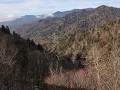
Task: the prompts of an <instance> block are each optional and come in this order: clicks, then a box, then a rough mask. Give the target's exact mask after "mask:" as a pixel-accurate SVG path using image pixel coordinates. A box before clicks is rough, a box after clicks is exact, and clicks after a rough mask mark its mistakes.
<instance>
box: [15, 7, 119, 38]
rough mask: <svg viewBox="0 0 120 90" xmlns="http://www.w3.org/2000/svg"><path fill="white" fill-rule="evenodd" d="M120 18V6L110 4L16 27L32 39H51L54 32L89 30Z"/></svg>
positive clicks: (23, 34) (58, 33) (60, 33)
mask: <svg viewBox="0 0 120 90" xmlns="http://www.w3.org/2000/svg"><path fill="white" fill-rule="evenodd" d="M119 18H120V8H114V7H109V6H105V5H102V6H99V7H97V8H96V9H92V10H86V9H82V10H80V11H78V12H76V11H75V12H72V13H70V14H67V15H66V16H64V17H61V18H48V19H43V20H39V21H38V22H35V23H32V24H28V25H24V26H22V27H19V28H16V29H14V30H17V31H16V32H18V33H20V34H21V35H22V36H23V37H30V38H32V39H38V40H39V38H44V39H46V38H47V39H48V38H49V39H50V37H52V35H53V34H56V36H60V37H61V36H62V35H63V34H65V33H67V32H69V31H74V30H78V31H79V30H83V31H85V30H89V29H91V28H95V27H96V28H97V27H99V26H103V25H105V24H106V23H109V22H114V21H115V20H118V19H119Z"/></svg>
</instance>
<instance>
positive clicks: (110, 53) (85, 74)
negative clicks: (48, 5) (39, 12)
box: [0, 5, 120, 90]
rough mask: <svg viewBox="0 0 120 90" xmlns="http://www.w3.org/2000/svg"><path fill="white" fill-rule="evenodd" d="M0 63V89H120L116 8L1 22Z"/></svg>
mask: <svg viewBox="0 0 120 90" xmlns="http://www.w3.org/2000/svg"><path fill="white" fill-rule="evenodd" d="M10 31H13V33H11V32H10ZM0 68H1V69H0V90H119V89H120V9H119V8H114V7H108V6H105V5H102V6H100V7H98V8H96V9H90V10H85V9H83V10H78V11H74V12H72V13H69V14H67V15H65V16H63V17H59V18H58V17H57V18H56V17H53V18H47V19H41V20H39V21H38V22H34V23H31V24H27V25H23V26H21V27H17V28H14V29H13V30H10V29H9V27H8V26H4V25H2V26H1V27H0Z"/></svg>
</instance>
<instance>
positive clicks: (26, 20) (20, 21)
mask: <svg viewBox="0 0 120 90" xmlns="http://www.w3.org/2000/svg"><path fill="white" fill-rule="evenodd" d="M92 9H93V8H86V10H92ZM80 10H81V9H74V10H70V11H63V12H60V11H57V12H55V13H51V14H42V15H25V16H21V17H19V18H16V19H14V20H11V21H4V22H0V25H7V26H9V27H10V28H11V27H16V26H22V25H25V24H30V23H34V22H36V21H38V20H40V19H47V18H52V17H63V16H65V15H67V14H69V13H72V12H75V11H80Z"/></svg>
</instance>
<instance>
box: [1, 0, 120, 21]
mask: <svg viewBox="0 0 120 90" xmlns="http://www.w3.org/2000/svg"><path fill="white" fill-rule="evenodd" d="M107 2H108V6H114V7H120V0H0V22H1V21H6V20H12V19H14V18H16V17H19V16H24V15H40V14H49V13H53V12H56V11H66V10H72V9H82V8H90V7H92V8H95V7H98V6H100V5H107Z"/></svg>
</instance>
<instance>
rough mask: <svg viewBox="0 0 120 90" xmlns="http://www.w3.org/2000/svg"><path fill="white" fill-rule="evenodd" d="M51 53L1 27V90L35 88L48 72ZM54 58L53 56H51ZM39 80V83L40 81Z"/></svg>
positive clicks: (30, 89)
mask: <svg viewBox="0 0 120 90" xmlns="http://www.w3.org/2000/svg"><path fill="white" fill-rule="evenodd" d="M48 57H49V55H48V54H47V53H44V49H43V47H42V46H41V45H40V44H38V45H36V44H35V43H34V42H33V40H29V39H27V40H25V39H23V38H21V37H20V35H18V34H16V33H15V32H13V34H11V33H10V31H9V28H8V27H5V26H3V25H2V26H1V27H0V68H1V69H0V90H33V88H34V86H41V85H40V83H41V82H43V77H44V76H46V75H47V73H48V71H47V70H48V66H49V65H48V63H49V60H48ZM51 60H52V58H51ZM38 82H39V83H38Z"/></svg>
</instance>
